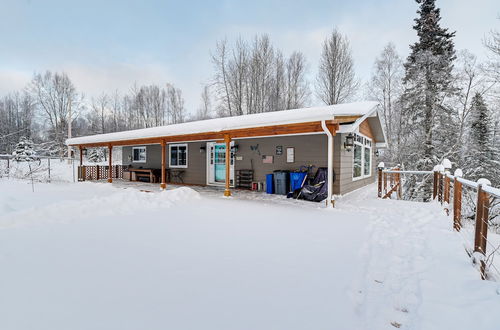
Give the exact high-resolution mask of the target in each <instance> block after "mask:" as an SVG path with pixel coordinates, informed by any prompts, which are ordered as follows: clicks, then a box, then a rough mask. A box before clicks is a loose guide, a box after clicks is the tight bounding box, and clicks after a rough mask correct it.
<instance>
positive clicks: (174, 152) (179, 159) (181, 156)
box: [168, 144, 188, 168]
mask: <svg viewBox="0 0 500 330" xmlns="http://www.w3.org/2000/svg"><path fill="white" fill-rule="evenodd" d="M168 148H169V154H170V161H169V167H172V168H175V167H177V168H187V165H188V162H187V152H188V146H187V144H169V145H168Z"/></svg>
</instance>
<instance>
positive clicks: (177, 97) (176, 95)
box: [166, 84, 186, 124]
mask: <svg viewBox="0 0 500 330" xmlns="http://www.w3.org/2000/svg"><path fill="white" fill-rule="evenodd" d="M166 97H167V99H166V105H167V111H168V114H169V117H170V123H171V124H178V123H182V122H184V121H185V119H186V114H185V109H184V98H183V97H182V91H181V90H180V89H179V88H176V87H175V86H174V85H172V84H167V90H166Z"/></svg>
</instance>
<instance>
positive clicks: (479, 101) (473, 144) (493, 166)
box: [464, 93, 500, 186]
mask: <svg viewBox="0 0 500 330" xmlns="http://www.w3.org/2000/svg"><path fill="white" fill-rule="evenodd" d="M493 139H494V136H493V130H492V118H491V113H490V111H489V110H488V107H487V105H486V102H485V101H484V98H483V97H482V95H481V94H479V93H476V94H475V95H474V97H473V98H472V101H471V109H470V118H469V133H468V139H467V145H466V152H465V157H464V158H465V165H466V166H465V168H464V174H465V176H466V177H468V178H470V179H472V180H474V181H476V180H478V179H480V178H487V179H489V180H490V181H491V183H492V184H493V185H494V186H499V184H500V163H499V162H498V150H497V149H498V148H495V145H494V140H493Z"/></svg>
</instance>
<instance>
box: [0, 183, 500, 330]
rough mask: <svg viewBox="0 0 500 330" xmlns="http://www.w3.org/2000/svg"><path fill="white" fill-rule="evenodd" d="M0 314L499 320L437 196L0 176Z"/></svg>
mask: <svg viewBox="0 0 500 330" xmlns="http://www.w3.org/2000/svg"><path fill="white" fill-rule="evenodd" d="M0 191H1V193H0V270H1V271H0V293H1V294H0V329H2V330H14V329H15V330H24V329H51V330H58V329H61V330H62V329H64V330H66V329H93V330H99V329H103V330H104V329H106V330H109V329H120V330H125V329H217V330H221V329H287V330H288V329H395V327H398V326H399V327H400V328H402V329H444V328H450V329H452V328H453V329H471V328H474V329H497V328H498V324H500V314H499V313H497V312H496V311H498V310H500V295H499V294H498V293H497V290H498V283H495V282H488V281H481V280H480V279H479V275H478V273H477V271H476V270H474V269H473V268H472V267H471V265H470V264H469V261H468V260H467V257H466V255H465V254H464V251H463V248H462V245H461V241H460V237H459V236H458V235H456V234H455V233H453V231H452V230H451V222H450V219H449V218H446V217H445V216H444V215H443V213H442V212H441V211H440V209H439V207H438V206H437V205H433V204H417V203H409V202H398V201H391V200H377V199H376V198H375V197H374V196H375V191H374V187H373V186H371V187H367V188H365V189H363V190H360V191H357V192H355V193H351V194H350V195H348V196H345V197H344V198H342V199H340V200H339V201H338V202H337V206H338V208H337V209H335V210H325V209H320V208H314V207H303V204H301V203H298V204H296V205H293V204H290V203H289V201H287V203H288V204H287V205H282V204H280V203H281V201H280V200H277V203H276V204H272V203H269V202H266V203H264V202H262V201H253V200H241V199H238V198H229V199H228V198H220V197H206V195H205V194H199V193H197V192H196V191H194V190H192V189H190V188H180V189H175V190H169V191H165V192H158V193H145V192H140V191H138V190H135V189H119V188H116V187H112V186H111V185H108V184H104V183H97V184H96V183H78V184H68V183H66V184H37V185H36V187H35V193H32V192H31V186H30V185H29V184H26V183H25V182H22V181H12V180H10V181H9V180H0Z"/></svg>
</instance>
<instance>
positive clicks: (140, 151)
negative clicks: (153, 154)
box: [132, 147, 146, 163]
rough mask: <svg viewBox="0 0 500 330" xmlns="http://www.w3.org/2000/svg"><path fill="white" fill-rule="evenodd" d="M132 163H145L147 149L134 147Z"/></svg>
mask: <svg viewBox="0 0 500 330" xmlns="http://www.w3.org/2000/svg"><path fill="white" fill-rule="evenodd" d="M132 161H133V162H134V163H145V162H146V147H132Z"/></svg>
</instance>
